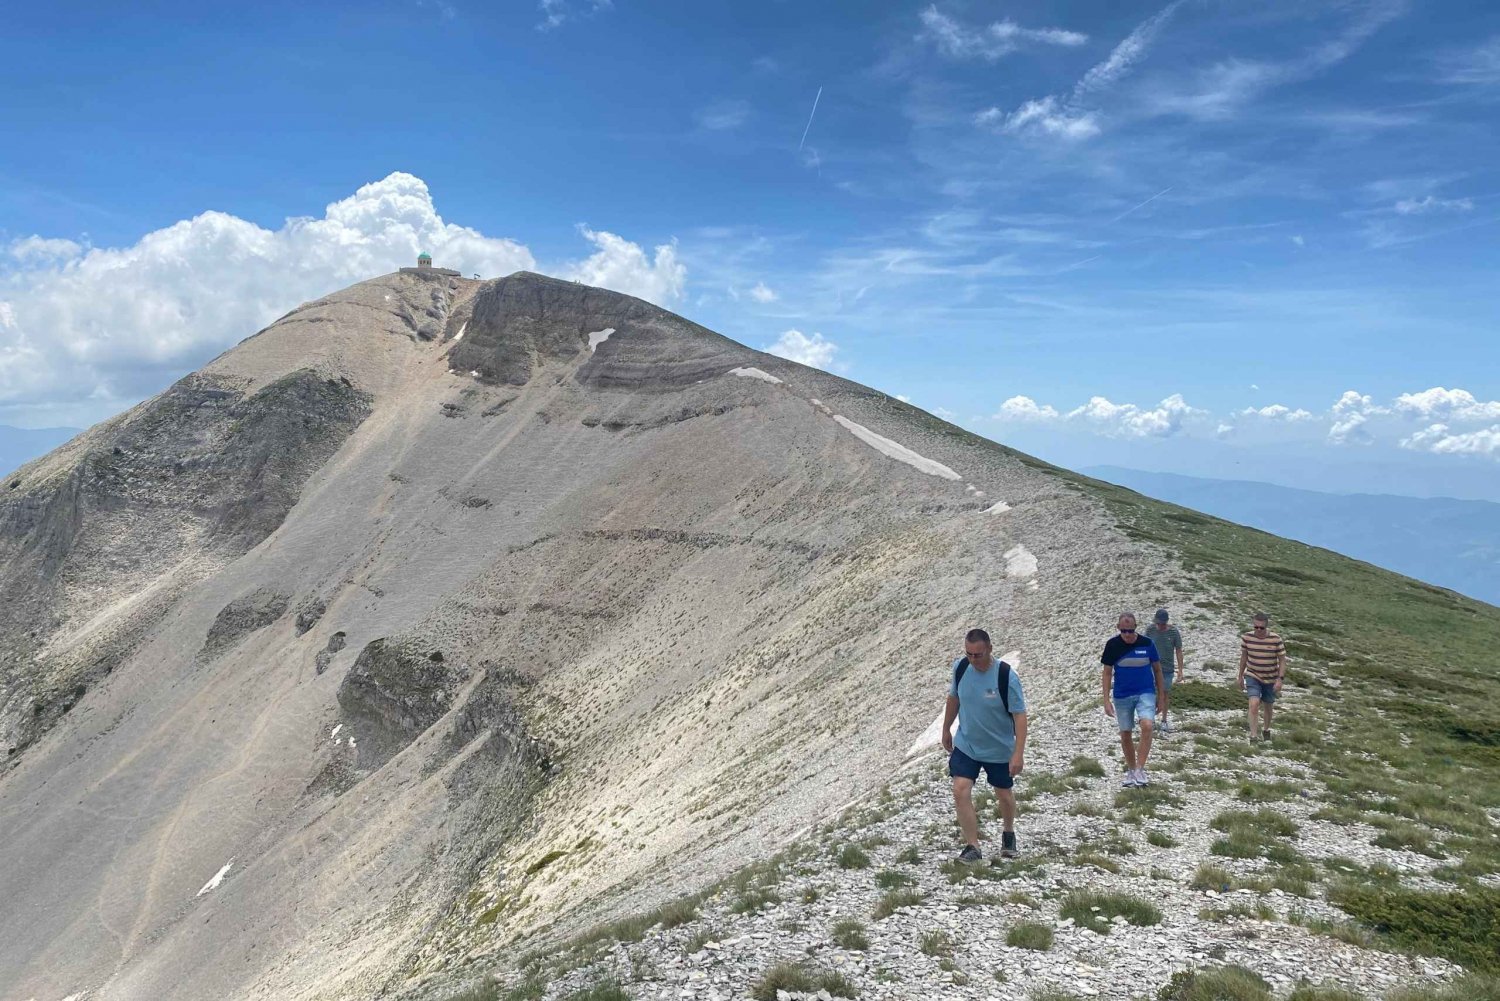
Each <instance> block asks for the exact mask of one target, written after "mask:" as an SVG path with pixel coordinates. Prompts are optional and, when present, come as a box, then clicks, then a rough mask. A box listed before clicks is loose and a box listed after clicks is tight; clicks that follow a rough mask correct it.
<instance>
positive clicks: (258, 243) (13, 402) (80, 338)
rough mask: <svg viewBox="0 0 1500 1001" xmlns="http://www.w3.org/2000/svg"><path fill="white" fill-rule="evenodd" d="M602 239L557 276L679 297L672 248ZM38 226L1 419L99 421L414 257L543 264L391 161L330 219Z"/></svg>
mask: <svg viewBox="0 0 1500 1001" xmlns="http://www.w3.org/2000/svg"><path fill="white" fill-rule="evenodd" d="M583 232H584V236H585V237H587V238H588V239H589V240H591V241H592V242H593V243H594V245H595V246H596V247H597V248H598V252H597V253H596V254H594V255H593V256H592V257H590V258H589V259H588V260H587V261H584V262H582V263H580V264H576V265H573V266H571V267H564V268H562V269H560V270H559V269H548V270H550V271H551V272H552V273H554V274H561V275H563V276H566V277H579V278H581V279H587V280H589V281H590V282H591V283H594V284H603V285H606V286H608V287H611V288H615V289H617V290H619V291H622V292H628V293H632V294H635V295H641V296H643V297H645V298H651V299H654V300H655V301H657V302H667V301H670V300H672V299H674V298H676V297H677V296H679V295H680V294H681V291H682V287H683V284H684V273H683V268H682V265H681V264H680V263H678V262H677V260H676V256H675V251H674V250H673V248H672V247H671V246H667V247H663V248H658V249H657V252H656V256H655V259H654V260H649V261H648V260H647V259H646V256H645V254H644V252H642V250H641V249H640V247H638V246H636V245H635V244H633V243H630V242H629V241H626V240H623V239H621V238H620V237H618V236H615V235H613V234H609V233H595V232H593V231H590V230H584V231H583ZM70 242H71V241H65V240H63V241H56V240H53V241H49V240H44V239H42V238H39V237H32V238H28V239H27V240H23V241H19V244H20V245H21V247H20V252H19V253H17V245H15V244H13V245H12V246H11V247H10V248H9V249H10V253H9V254H8V255H7V256H6V258H3V259H11V260H16V261H20V262H22V263H21V264H18V265H17V266H16V267H13V268H12V269H11V270H4V269H3V268H0V417H4V418H5V419H8V420H12V421H18V422H21V423H25V422H27V421H28V420H29V419H31V418H28V416H27V415H28V414H30V415H35V417H36V418H37V419H41V420H43V421H45V422H48V423H55V422H59V421H61V422H64V423H80V424H81V423H92V422H93V421H95V420H98V419H100V418H101V417H103V416H106V415H108V414H109V413H112V412H114V411H116V410H119V409H121V408H122V407H124V406H126V405H128V404H130V403H133V402H135V401H136V400H138V399H140V398H141V397H143V396H146V395H149V394H150V393H153V392H157V391H159V390H160V389H161V388H162V387H163V386H164V385H166V384H167V383H168V382H170V381H171V380H172V379H175V378H177V377H179V376H181V375H182V374H183V373H184V372H187V371H190V370H192V369H194V368H196V367H198V366H199V365H202V364H203V363H204V362H206V361H208V360H209V359H210V358H212V357H213V356H214V355H216V354H218V353H219V352H221V351H223V350H224V349H225V348H227V347H229V346H231V345H232V344H234V343H236V342H237V341H239V340H241V339H242V338H244V337H246V336H248V335H249V334H251V333H253V332H254V331H256V330H258V329H260V328H261V327H263V326H265V325H266V324H267V323H269V322H270V321H271V320H273V319H275V318H276V317H277V316H279V315H281V314H283V313H285V312H286V311H287V310H289V309H291V308H293V307H294V306H296V305H298V304H299V303H302V302H305V301H307V300H309V299H315V298H317V297H319V296H322V295H326V294H328V293H329V292H330V291H332V290H335V289H338V288H341V287H343V286H346V285H350V284H352V283H354V282H356V281H363V280H365V279H367V278H370V277H373V276H375V275H379V274H386V273H389V272H391V271H394V270H396V268H398V267H401V266H404V265H409V264H411V263H412V261H414V260H415V258H416V255H417V253H418V251H421V250H427V251H429V252H430V253H432V255H433V257H434V258H435V261H436V263H437V264H438V265H439V266H446V267H452V268H456V269H458V270H460V271H462V272H463V273H465V274H472V273H476V272H477V273H480V274H483V275H485V276H486V277H494V276H497V275H505V274H509V273H511V272H514V271H519V270H537V269H538V267H537V263H536V260H535V259H534V258H533V256H532V254H531V252H530V250H528V249H527V248H526V247H525V246H523V245H521V244H520V243H517V242H515V241H513V240H508V239H503V238H497V237H492V236H486V235H485V234H483V233H480V232H479V231H478V230H475V229H472V228H470V227H467V226H459V225H456V224H453V223H450V222H447V221H445V220H444V219H443V218H442V217H441V216H440V215H438V213H437V211H436V209H435V208H434V206H433V203H432V197H431V194H430V193H429V191H428V189H427V185H426V184H425V183H424V182H423V181H422V180H421V179H420V178H417V177H414V176H412V175H410V174H405V173H394V174H391V175H390V176H389V177H386V178H384V179H382V180H380V181H376V182H374V183H372V184H367V185H364V186H363V187H361V188H360V189H359V190H358V191H356V192H355V193H354V194H353V195H351V196H350V197H348V198H345V199H341V200H339V201H336V202H334V203H332V204H331V205H329V206H328V207H327V209H326V210H325V212H324V214H323V215H322V217H321V218H311V217H298V218H292V219H288V220H287V221H286V222H285V223H284V224H283V225H282V226H281V227H280V228H277V229H265V228H263V227H261V226H258V225H256V224H255V223H252V222H248V221H246V220H244V219H240V218H237V217H235V216H233V215H229V214H227V213H224V212H205V213H203V214H201V215H198V216H195V217H194V218H192V219H185V220H183V221H181V222H178V223H175V224H173V225H171V226H168V227H166V228H165V229H160V230H156V231H154V232H151V233H147V234H146V235H145V236H143V237H142V238H141V239H140V240H139V241H138V242H136V243H135V244H133V245H131V246H128V247H121V248H87V247H82V246H78V245H77V244H74V245H73V246H74V247H76V248H77V249H76V250H75V251H73V252H72V253H71V254H70V255H68V256H63V257H57V256H52V257H50V258H45V259H44V257H43V256H39V255H40V254H42V253H43V252H45V254H51V255H57V254H67V252H68V250H69V247H68V246H67V244H69V243H70Z"/></svg>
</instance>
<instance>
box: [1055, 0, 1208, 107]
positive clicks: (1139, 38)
mask: <svg viewBox="0 0 1500 1001" xmlns="http://www.w3.org/2000/svg"><path fill="white" fill-rule="evenodd" d="M1183 2H1184V0H1173V2H1172V3H1169V4H1167V5H1166V6H1165V7H1163V8H1162V9H1161V10H1159V11H1157V12H1156V13H1155V14H1153V15H1151V16H1150V17H1148V18H1147V19H1146V20H1144V21H1142V22H1141V23H1140V24H1138V25H1136V27H1135V30H1133V31H1132V32H1131V33H1130V34H1129V35H1126V36H1125V39H1124V40H1123V41H1122V42H1120V44H1118V45H1116V46H1115V47H1114V49H1113V50H1111V51H1110V53H1109V56H1108V58H1106V59H1105V60H1104V61H1103V62H1101V63H1099V64H1097V65H1096V66H1094V67H1093V68H1092V69H1090V70H1089V71H1088V72H1087V73H1085V74H1084V75H1083V79H1081V80H1079V81H1078V83H1077V85H1076V86H1075V87H1074V88H1073V94H1074V97H1081V96H1083V95H1084V94H1087V93H1090V92H1092V91H1098V90H1104V89H1106V88H1108V87H1111V86H1113V85H1114V84H1115V83H1117V82H1119V80H1120V79H1121V78H1123V77H1124V76H1125V75H1126V74H1127V73H1129V72H1130V70H1131V67H1133V66H1134V65H1135V64H1136V63H1138V62H1140V61H1141V60H1142V59H1144V58H1145V57H1146V53H1147V52H1148V51H1149V50H1150V48H1151V43H1152V42H1154V41H1155V40H1156V36H1157V34H1158V33H1159V32H1160V31H1161V28H1162V25H1164V24H1166V23H1167V19H1168V18H1170V17H1171V16H1172V14H1173V13H1175V12H1176V10H1177V8H1178V7H1181V6H1182V4H1183Z"/></svg>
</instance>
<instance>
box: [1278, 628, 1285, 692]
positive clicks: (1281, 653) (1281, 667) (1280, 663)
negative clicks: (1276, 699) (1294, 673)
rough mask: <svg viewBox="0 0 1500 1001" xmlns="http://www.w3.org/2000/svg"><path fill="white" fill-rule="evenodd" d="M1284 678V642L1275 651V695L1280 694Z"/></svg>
mask: <svg viewBox="0 0 1500 1001" xmlns="http://www.w3.org/2000/svg"><path fill="white" fill-rule="evenodd" d="M1285 677H1286V640H1282V641H1281V643H1280V644H1279V645H1278V646H1277V649H1276V694H1277V695H1280V694H1281V680H1282V679H1283V678H1285Z"/></svg>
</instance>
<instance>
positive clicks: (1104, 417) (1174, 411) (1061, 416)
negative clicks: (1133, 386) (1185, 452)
mask: <svg viewBox="0 0 1500 1001" xmlns="http://www.w3.org/2000/svg"><path fill="white" fill-rule="evenodd" d="M1204 413H1206V411H1203V410H1199V409H1197V408H1196V407H1191V406H1189V405H1188V404H1187V402H1186V401H1185V400H1183V398H1182V394H1181V393H1173V394H1172V395H1171V396H1169V397H1167V398H1166V399H1165V400H1162V401H1161V403H1159V404H1157V405H1156V406H1155V407H1150V408H1146V407H1138V406H1136V405H1135V404H1134V403H1114V402H1112V401H1111V400H1109V399H1108V398H1107V397H1103V396H1094V397H1090V398H1089V401H1088V402H1087V403H1085V404H1084V405H1083V406H1081V407H1076V408H1074V409H1073V410H1069V411H1067V412H1066V413H1063V412H1061V411H1059V410H1058V409H1057V408H1055V407H1053V406H1051V405H1050V404H1043V403H1037V402H1036V401H1035V400H1033V399H1032V398H1031V397H1029V396H1012V397H1011V398H1010V399H1008V400H1006V401H1005V402H1004V403H1002V404H1000V410H999V412H997V413H996V414H995V415H994V417H993V418H992V420H997V421H1010V422H1013V423H1026V424H1063V423H1067V424H1073V425H1078V426H1084V427H1087V428H1089V429H1090V430H1092V431H1095V432H1097V433H1099V434H1104V435H1108V436H1110V437H1115V438H1165V437H1168V436H1170V435H1174V434H1177V433H1178V432H1179V431H1181V430H1182V427H1183V422H1184V421H1186V420H1187V419H1188V418H1191V417H1197V416H1201V415H1203V414H1204Z"/></svg>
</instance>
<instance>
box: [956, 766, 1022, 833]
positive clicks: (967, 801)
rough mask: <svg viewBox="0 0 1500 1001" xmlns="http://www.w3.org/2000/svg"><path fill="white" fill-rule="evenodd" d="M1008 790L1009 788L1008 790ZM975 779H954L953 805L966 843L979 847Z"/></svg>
mask: <svg viewBox="0 0 1500 1001" xmlns="http://www.w3.org/2000/svg"><path fill="white" fill-rule="evenodd" d="M1007 791H1008V790H1007ZM973 792H974V780H973V779H954V780H953V807H954V809H955V810H956V811H957V812H958V831H959V834H961V835H962V836H963V839H964V844H966V845H973V846H974V847H975V848H978V847H979V818H978V817H977V816H975V814H974V797H973Z"/></svg>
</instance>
